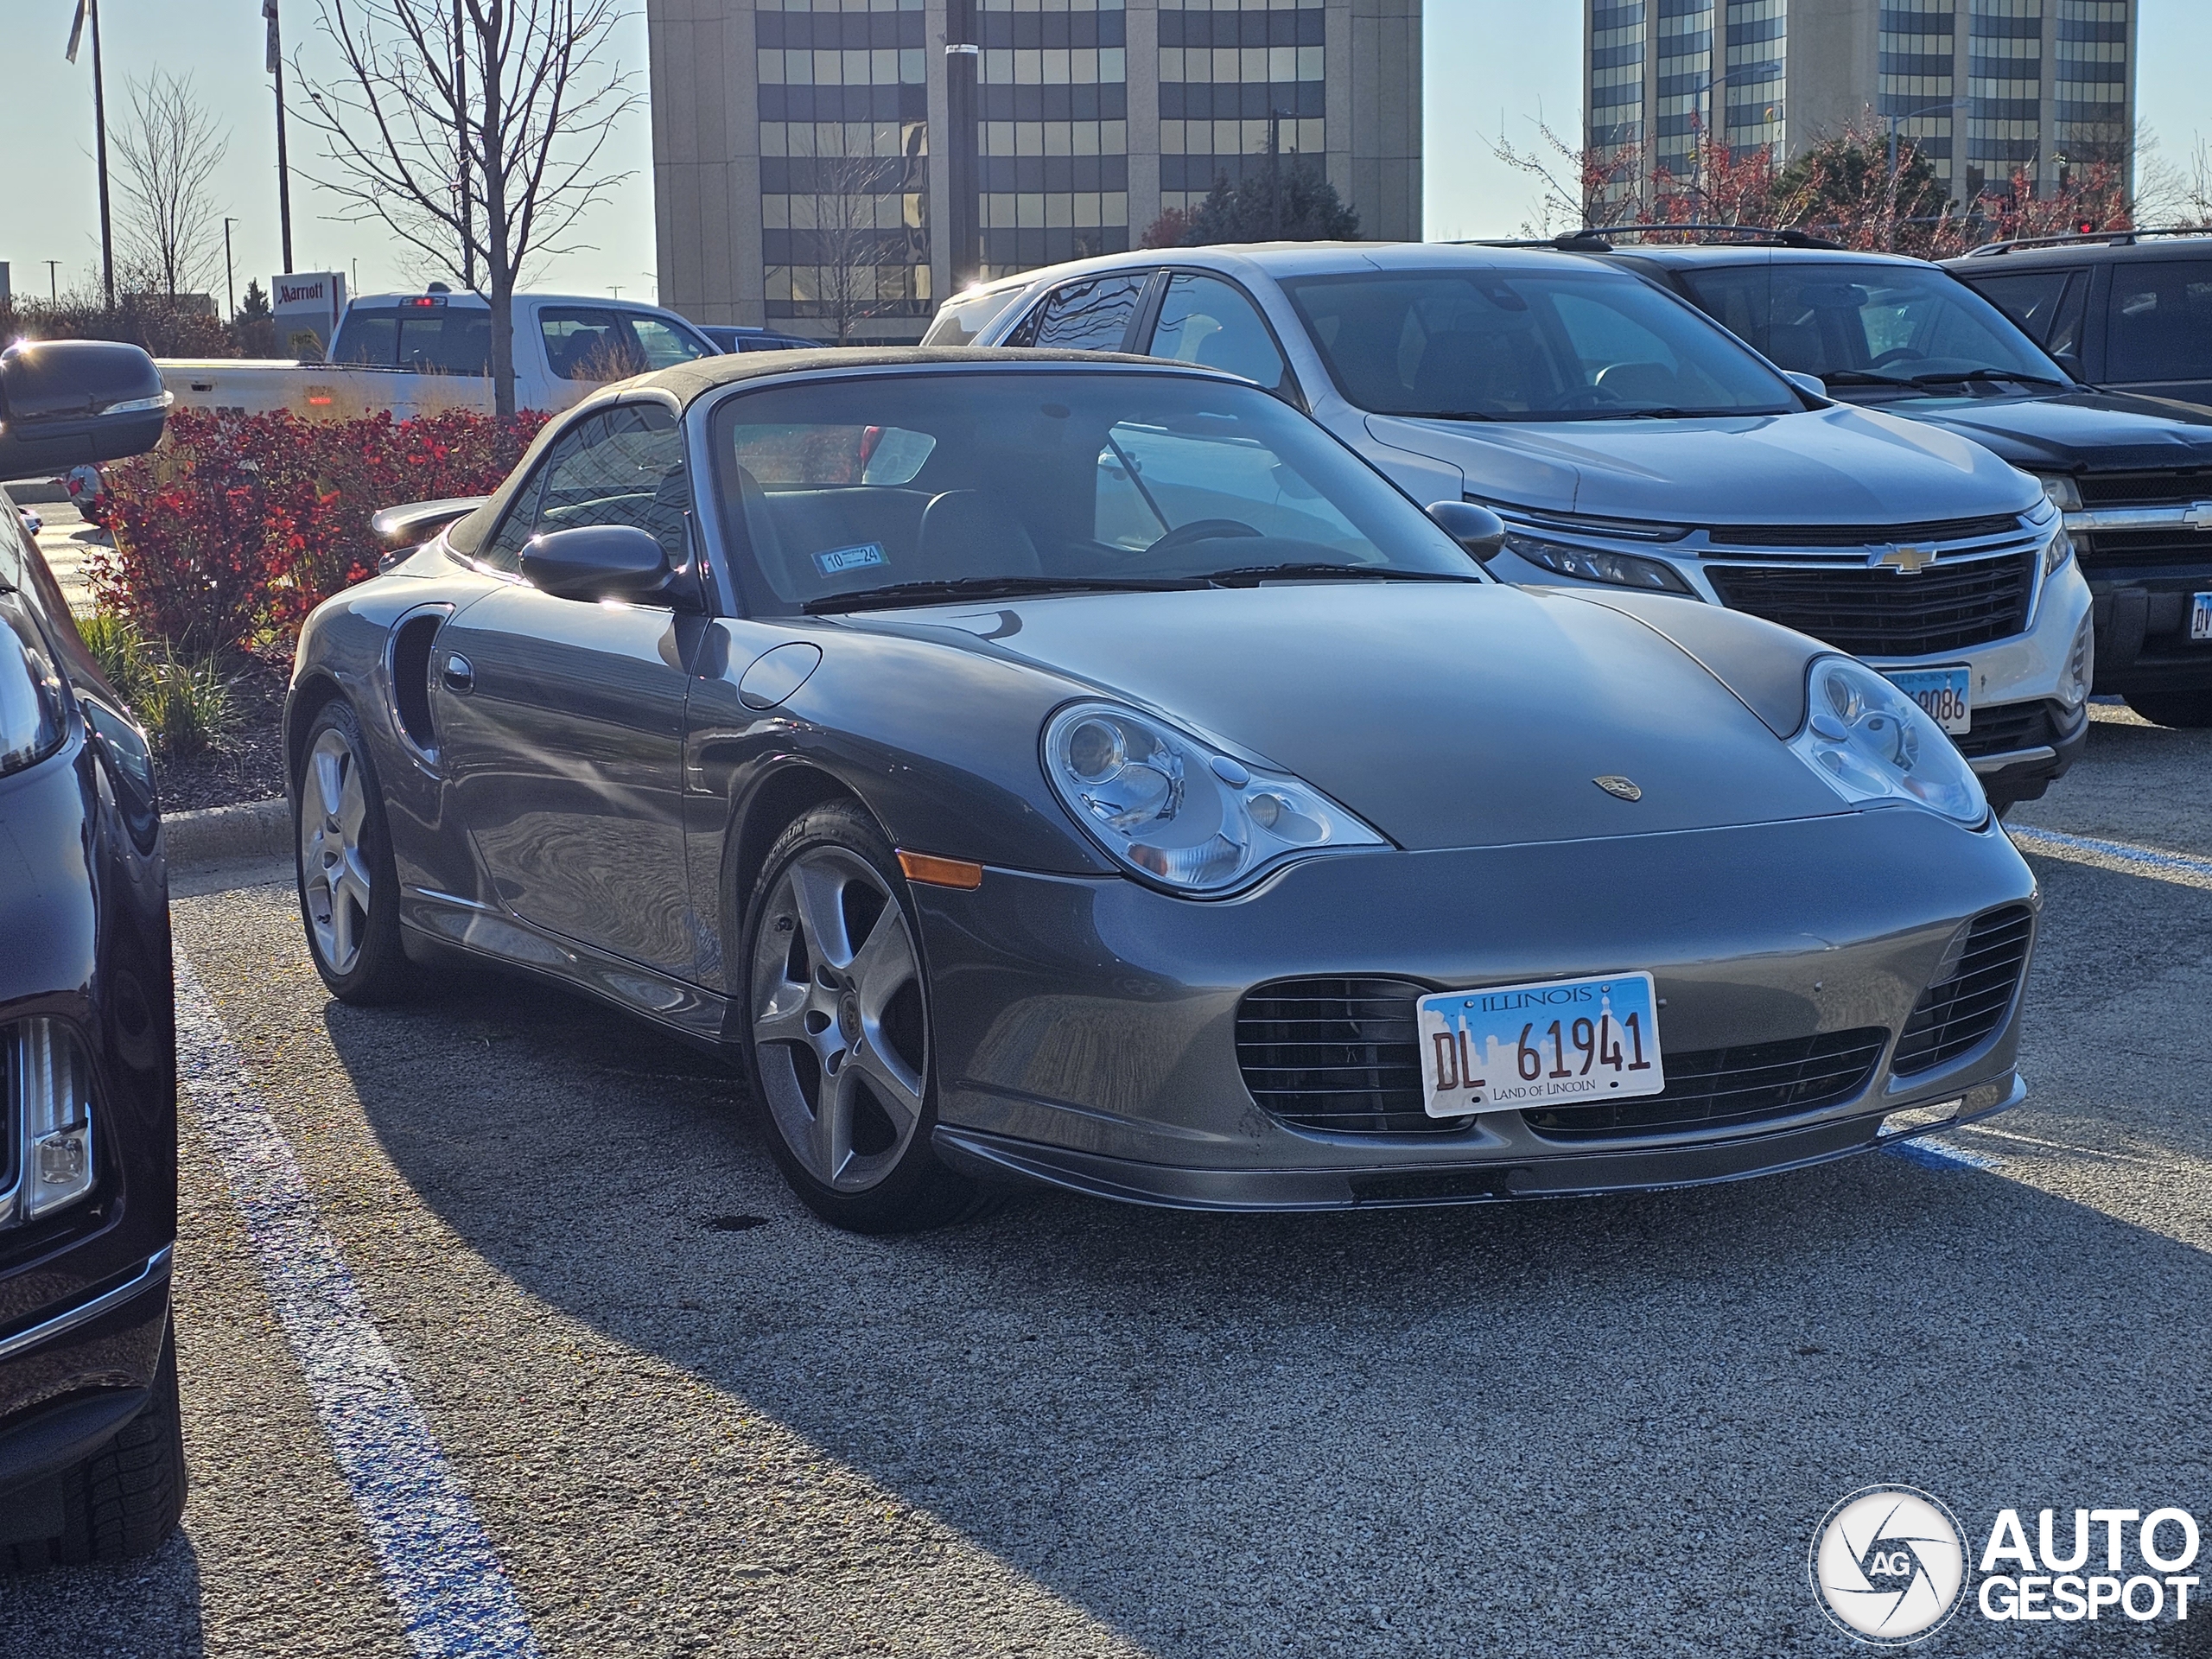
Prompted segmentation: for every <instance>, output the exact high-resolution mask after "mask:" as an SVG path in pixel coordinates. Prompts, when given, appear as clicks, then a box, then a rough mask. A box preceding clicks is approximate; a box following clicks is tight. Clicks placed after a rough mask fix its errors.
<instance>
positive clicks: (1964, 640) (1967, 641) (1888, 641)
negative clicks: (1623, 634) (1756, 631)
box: [1706, 553, 2037, 657]
mask: <svg viewBox="0 0 2212 1659" xmlns="http://www.w3.org/2000/svg"><path fill="white" fill-rule="evenodd" d="M2036 559H2037V555H2035V554H2033V553H2023V554H2016V555H2013V556H2010V557H2007V558H1997V559H1961V560H1959V561H1957V562H1956V563H1949V562H1945V563H1938V564H1936V565H1932V566H1930V567H1929V569H1925V570H1920V571H1916V572H1915V573H1914V574H1913V575H1905V574H1904V572H1902V571H1899V570H1888V569H1867V568H1865V567H1863V566H1862V567H1860V568H1859V569H1847V568H1841V567H1837V566H1833V565H1832V566H1827V567H1825V568H1821V569H1805V570H1782V569H1769V568H1765V567H1760V568H1756V569H1754V568H1749V567H1746V566H1743V565H1720V566H1708V567H1707V570H1706V574H1707V575H1708V576H1709V577H1711V578H1712V581H1713V591H1714V592H1715V593H1717V594H1719V595H1720V601H1721V603H1723V604H1724V605H1726V606H1727V607H1729V608H1730V609H1731V610H1737V611H1748V612H1750V613H1751V614H1752V615H1753V616H1763V617H1764V618H1766V620H1768V621H1770V622H1779V623H1781V624H1782V625H1783V626H1784V627H1786V628H1795V629H1796V630H1797V632H1800V633H1808V634H1810V635H1812V636H1813V638H1814V639H1820V640H1823V641H1825V642H1826V643H1827V644H1828V645H1834V647H1835V648H1836V649H1837V650H1838V651H1846V652H1851V653H1852V655H1853V656H1856V657H1929V656H1933V655H1935V654H1936V653H1937V652H1949V651H1964V650H1966V649H1967V648H1968V647H1969V646H1972V645H1987V644H1988V643H1989V642H1990V641H1991V640H1993V639H2009V638H2010V637H2011V636H2012V635H2013V634H2016V633H2019V632H2023V631H2024V629H2025V628H2026V627H2027V626H2028V601H2029V599H2030V598H2031V596H2032V595H2033V594H2034V592H2035V580H2036Z"/></svg>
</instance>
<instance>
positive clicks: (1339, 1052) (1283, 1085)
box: [1236, 978, 1467, 1135]
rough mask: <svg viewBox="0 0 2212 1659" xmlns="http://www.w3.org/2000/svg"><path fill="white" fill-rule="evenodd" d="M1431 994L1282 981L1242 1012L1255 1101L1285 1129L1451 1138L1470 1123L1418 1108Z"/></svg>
mask: <svg viewBox="0 0 2212 1659" xmlns="http://www.w3.org/2000/svg"><path fill="white" fill-rule="evenodd" d="M1426 990H1427V986H1425V985H1416V984H1414V983H1413V982H1411V981H1410V980H1403V979H1356V978H1341V979H1338V978H1328V979H1319V978H1317V979H1283V980H1277V981H1276V982H1274V984H1272V985H1262V986H1261V987H1260V988H1258V989H1257V990H1255V991H1253V992H1252V993H1251V994H1250V995H1248V996H1246V997H1245V999H1244V1001H1243V1002H1242V1003H1240V1004H1239V1005H1238V1006H1237V1009H1236V1063H1237V1065H1239V1066H1241V1067H1242V1068H1243V1072H1244V1086H1245V1087H1246V1088H1248V1089H1249V1090H1251V1091H1252V1098H1253V1099H1255V1100H1256V1101H1258V1102H1259V1103H1260V1104H1261V1106H1262V1107H1263V1108H1264V1109H1267V1110H1268V1112H1271V1113H1272V1114H1274V1116H1276V1117H1278V1118H1280V1119H1281V1121H1282V1122H1286V1123H1292V1124H1295V1125H1297V1126H1298V1127H1299V1128H1306V1129H1329V1130H1332V1131H1335V1132H1338V1133H1340V1134H1342V1133H1349V1134H1353V1135H1449V1134H1452V1133H1453V1132H1454V1131H1456V1130H1459V1129H1461V1128H1465V1127H1466V1122H1467V1121H1466V1119H1465V1118H1436V1117H1431V1116H1428V1115H1427V1113H1426V1112H1425V1111H1423V1110H1422V1109H1421V1050H1420V1037H1421V1032H1420V1027H1419V1025H1418V1024H1417V1023H1416V1020H1415V1017H1414V999H1415V998H1416V997H1419V996H1420V995H1422V994H1423V993H1424V992H1425V991H1426Z"/></svg>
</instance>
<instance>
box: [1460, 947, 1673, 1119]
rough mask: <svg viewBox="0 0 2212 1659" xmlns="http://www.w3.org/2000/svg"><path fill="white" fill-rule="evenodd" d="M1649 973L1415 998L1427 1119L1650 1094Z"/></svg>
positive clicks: (1662, 1078)
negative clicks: (1419, 1024)
mask: <svg viewBox="0 0 2212 1659" xmlns="http://www.w3.org/2000/svg"><path fill="white" fill-rule="evenodd" d="M1419 1014H1420V1021H1421V1086H1422V1091H1423V1095H1424V1096H1425V1103H1426V1105H1427V1110H1428V1115H1429V1116H1431V1117H1464V1116H1466V1115H1467V1114H1468V1113H1470V1112H1484V1111H1495V1110H1497V1109H1500V1108H1502V1107H1506V1108H1510V1107H1515V1106H1536V1105H1544V1106H1554V1105H1562V1104H1571V1103H1573V1102H1576V1101H1593V1100H1619V1099H1625V1098H1626V1097H1628V1096H1631V1095H1656V1094H1657V1093H1658V1092H1659V1091H1660V1090H1662V1089H1664V1088H1665V1087H1666V1086H1667V1074H1666V1072H1665V1071H1664V1070H1663V1069H1662V1067H1661V1065H1660V1063H1659V1021H1658V1017H1657V1014H1656V1001H1655V999H1654V997H1653V995H1652V989H1651V976H1650V975H1649V974H1643V973H1637V974H1614V975H1611V976H1608V977H1605V978H1602V979H1553V980H1541V981H1538V982H1535V983H1533V984H1528V985H1493V986H1487V987H1485V988H1483V989H1481V990H1477V991H1436V992H1433V993H1432V994H1431V995H1427V996H1424V997H1422V998H1421V1002H1420V1007H1419Z"/></svg>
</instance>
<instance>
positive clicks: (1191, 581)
mask: <svg viewBox="0 0 2212 1659" xmlns="http://www.w3.org/2000/svg"><path fill="white" fill-rule="evenodd" d="M1205 585H1206V579H1205V578H1202V577H1198V576H961V577H958V578H957V579H954V580H951V581H946V582H893V583H892V584H891V586H889V587H888V588H868V589H867V590H866V591H864V592H861V593H857V594H827V595H825V596H823V598H821V599H810V600H809V601H807V602H806V603H805V604H804V606H802V607H800V608H801V609H802V610H804V612H805V613H807V614H808V615H809V616H825V615H828V614H830V613H834V612H837V611H865V610H873V609H876V608H879V607H887V606H898V605H913V604H927V603H928V602H929V601H931V600H936V599H1013V598H1016V597H1018V596H1020V595H1021V594H1090V593H1097V594H1120V593H1130V594H1169V593H1185V592H1188V591H1189V590H1190V589H1192V588H1203V587H1205Z"/></svg>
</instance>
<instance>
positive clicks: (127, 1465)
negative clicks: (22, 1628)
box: [0, 1328, 185, 1573]
mask: <svg viewBox="0 0 2212 1659" xmlns="http://www.w3.org/2000/svg"><path fill="white" fill-rule="evenodd" d="M184 1494H185V1471H184V1425H183V1419H182V1414H181V1412H180V1411H179V1409H178V1406H177V1391H176V1333H175V1330H174V1329H173V1328H172V1329H171V1330H169V1331H168V1332H165V1333H164V1334H163V1336H162V1358H161V1363H160V1364H159V1365H157V1366H156V1368H155V1370H154V1387H153V1397H152V1398H151V1399H149V1401H148V1402H146V1409H145V1410H143V1411H142V1412H140V1413H139V1414H137V1416H136V1417H133V1418H132V1419H131V1420H130V1421H129V1422H127V1423H125V1424H124V1426H123V1428H122V1431H121V1432H120V1433H118V1434H117V1435H116V1437H115V1438H114V1439H113V1440H110V1441H109V1442H108V1443H107V1444H106V1445H105V1446H102V1447H101V1448H100V1449H99V1451H98V1452H94V1453H93V1454H92V1456H91V1457H89V1458H87V1459H85V1461H84V1462H82V1463H80V1464H79V1465H77V1466H76V1467H75V1468H73V1469H71V1470H69V1471H67V1472H66V1473H64V1474H63V1475H62V1477H61V1531H60V1534H59V1535H57V1536H55V1537H53V1538H48V1539H46V1540H44V1541H40V1542H34V1543H26V1544H11V1545H5V1546H0V1566H5V1567H7V1568H8V1569H9V1570H10V1571H11V1572H17V1573H32V1572H37V1571H40V1570H41V1569H42V1568H45V1567H84V1566H87V1565H89V1564H91V1563H92V1562H96V1561H97V1562H107V1561H127V1560H131V1559H132V1558H133V1557H135V1556H139V1555H145V1554H150V1553H151V1552H152V1551H154V1550H156V1549H158V1548H160V1547H161V1545H162V1541H164V1540H165V1539H167V1538H168V1535H169V1534H171V1533H172V1532H175V1530H176V1524H177V1522H178V1521H179V1520H180V1519H181V1518H182V1516H183V1515H184Z"/></svg>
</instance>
